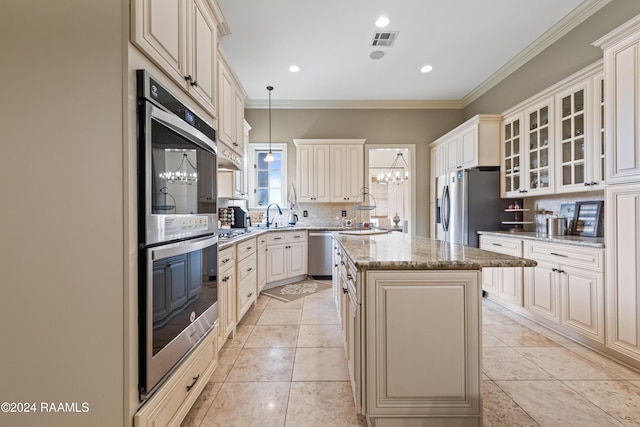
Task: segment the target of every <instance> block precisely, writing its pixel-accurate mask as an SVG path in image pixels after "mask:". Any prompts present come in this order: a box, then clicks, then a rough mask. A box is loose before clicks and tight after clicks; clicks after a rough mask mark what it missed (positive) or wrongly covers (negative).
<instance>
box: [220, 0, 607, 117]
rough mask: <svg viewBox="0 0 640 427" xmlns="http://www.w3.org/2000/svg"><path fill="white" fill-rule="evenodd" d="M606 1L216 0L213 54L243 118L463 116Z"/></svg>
mask: <svg viewBox="0 0 640 427" xmlns="http://www.w3.org/2000/svg"><path fill="white" fill-rule="evenodd" d="M608 1H609V0H446V1H445V0H401V1H389V0H386V1H382V0H322V1H310V0H309V1H301V0H272V1H265V0H218V3H219V5H220V8H221V9H222V12H223V14H224V17H225V20H226V22H225V24H226V26H227V27H228V30H229V34H227V35H224V36H222V37H221V39H220V44H221V46H222V49H223V51H224V53H225V56H226V57H227V58H228V60H229V62H230V63H231V65H232V67H233V69H234V71H235V73H236V75H237V77H238V79H239V80H240V82H241V84H242V86H243V87H244V90H245V92H246V95H247V98H246V106H247V107H249V108H252V107H253V108H261V107H265V106H266V105H267V101H266V100H267V98H268V91H267V90H266V86H267V85H271V86H273V87H274V90H273V92H272V106H273V107H274V108H287V107H289V108H317V107H327V108H330V107H345V108H346V107H357V106H361V107H363V106H365V105H366V107H365V108H425V107H445V106H448V107H449V108H462V107H464V106H465V105H467V104H468V103H470V102H471V101H473V100H474V99H475V98H477V97H478V96H480V95H481V94H482V93H484V92H485V91H486V90H488V89H489V88H491V87H492V86H493V85H495V84H496V83H497V82H499V81H500V80H501V79H502V78H503V77H505V76H506V75H508V74H509V73H510V72H512V71H514V70H515V69H516V68H517V67H519V66H520V65H522V64H523V63H524V62H526V61H527V60H528V59H530V58H532V57H533V56H535V54H537V53H539V52H540V51H541V50H542V49H544V48H545V47H546V46H548V45H550V44H551V43H553V42H554V41H555V40H557V39H558V38H559V37H561V36H562V35H564V34H566V33H567V32H568V31H570V30H571V29H572V28H574V27H575V26H576V25H578V24H579V23H580V22H582V21H583V20H584V19H586V18H587V17H589V16H590V15H591V14H593V13H594V12H595V11H597V10H598V9H600V8H601V7H602V6H604V5H605V4H606V3H608ZM381 15H385V16H387V17H388V18H389V19H390V23H389V25H388V26H387V27H386V28H383V29H379V28H377V27H376V26H375V21H376V19H377V18H378V17H380V16H381ZM396 31H397V32H399V33H398V35H397V38H396V40H395V43H394V45H393V46H391V47H388V46H385V47H380V46H372V41H373V39H374V34H375V33H376V32H396ZM374 51H381V52H382V53H383V54H384V56H383V57H382V58H380V59H371V58H370V54H371V53H372V52H374ZM294 64H295V65H297V66H299V67H300V71H299V72H297V73H292V72H290V71H289V66H290V65H294ZM424 65H431V66H432V67H433V70H432V71H431V72H429V73H422V72H420V68H421V67H422V66H424Z"/></svg>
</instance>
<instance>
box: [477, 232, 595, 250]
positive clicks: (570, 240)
mask: <svg viewBox="0 0 640 427" xmlns="http://www.w3.org/2000/svg"><path fill="white" fill-rule="evenodd" d="M478 234H487V235H492V236H500V237H513V238H514V239H524V240H537V241H540V242H550V243H563V244H565V245H574V246H585V247H589V248H597V249H602V248H604V237H584V236H569V235H566V236H547V235H538V234H536V232H535V231H521V232H516V233H512V232H509V231H478Z"/></svg>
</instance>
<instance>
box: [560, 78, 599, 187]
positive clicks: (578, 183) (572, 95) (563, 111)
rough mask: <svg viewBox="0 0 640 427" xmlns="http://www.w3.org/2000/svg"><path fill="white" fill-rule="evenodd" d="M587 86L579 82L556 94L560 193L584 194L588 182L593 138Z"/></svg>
mask: <svg viewBox="0 0 640 427" xmlns="http://www.w3.org/2000/svg"><path fill="white" fill-rule="evenodd" d="M589 101H590V93H589V91H588V85H587V83H580V84H578V85H575V86H573V87H571V88H569V89H567V90H566V91H564V92H561V93H559V94H557V95H556V111H557V113H556V114H557V121H558V129H557V130H556V135H557V138H556V140H557V144H556V146H557V162H556V164H557V176H558V182H557V185H556V191H557V192H566V191H584V190H585V188H586V189H589V188H588V186H587V187H586V186H585V185H584V184H585V183H586V182H587V179H586V178H587V177H586V175H587V165H588V158H587V148H586V144H587V141H590V140H591V139H592V138H593V135H592V134H591V132H592V129H589V126H588V124H589V123H591V122H590V120H593V119H592V118H591V114H592V111H590V110H589V108H588V106H589V105H591V103H590V102H589Z"/></svg>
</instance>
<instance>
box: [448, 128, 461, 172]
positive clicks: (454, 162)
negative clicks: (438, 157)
mask: <svg viewBox="0 0 640 427" xmlns="http://www.w3.org/2000/svg"><path fill="white" fill-rule="evenodd" d="M459 148H460V135H457V136H455V137H454V138H451V139H450V140H449V141H447V142H446V143H445V152H446V153H447V154H446V160H447V163H446V165H447V172H453V171H456V170H458V169H460V168H461V167H462V164H461V163H460V158H459V155H458V150H459Z"/></svg>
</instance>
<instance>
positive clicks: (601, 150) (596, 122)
mask: <svg viewBox="0 0 640 427" xmlns="http://www.w3.org/2000/svg"><path fill="white" fill-rule="evenodd" d="M592 84H593V94H594V96H593V100H594V103H595V106H594V114H593V125H592V126H593V128H594V130H593V136H594V138H592V139H591V143H589V141H587V149H588V151H587V156H588V158H589V165H588V166H590V168H589V169H588V170H587V181H588V182H586V183H585V184H588V186H589V187H591V188H595V186H598V185H602V184H604V168H605V120H604V118H605V92H604V77H603V75H602V74H599V75H597V76H596V77H594V78H593V80H592Z"/></svg>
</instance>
